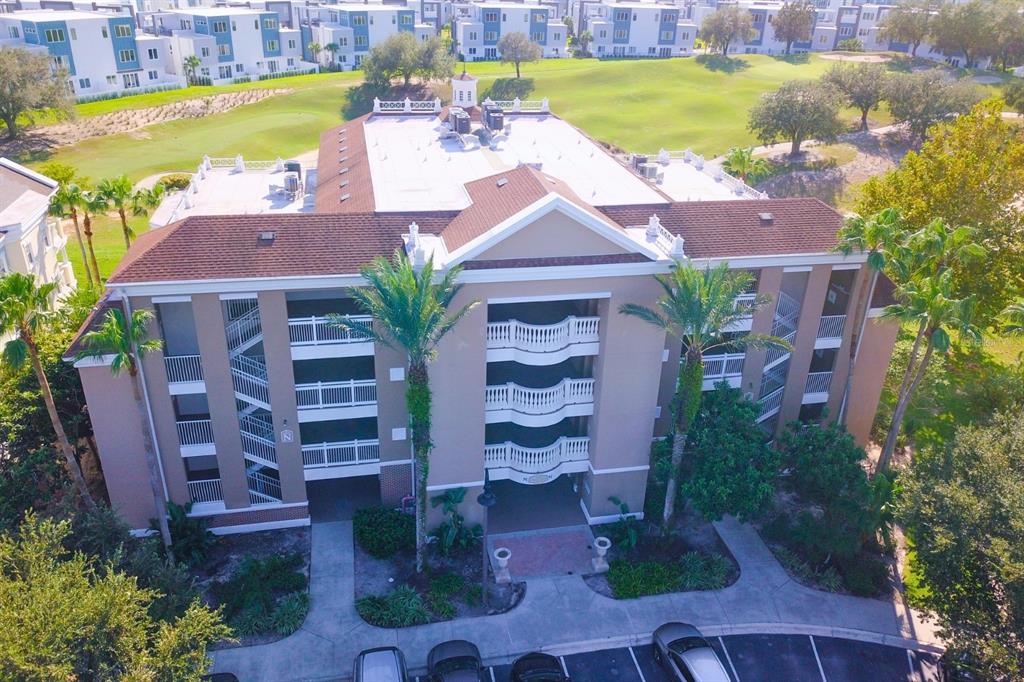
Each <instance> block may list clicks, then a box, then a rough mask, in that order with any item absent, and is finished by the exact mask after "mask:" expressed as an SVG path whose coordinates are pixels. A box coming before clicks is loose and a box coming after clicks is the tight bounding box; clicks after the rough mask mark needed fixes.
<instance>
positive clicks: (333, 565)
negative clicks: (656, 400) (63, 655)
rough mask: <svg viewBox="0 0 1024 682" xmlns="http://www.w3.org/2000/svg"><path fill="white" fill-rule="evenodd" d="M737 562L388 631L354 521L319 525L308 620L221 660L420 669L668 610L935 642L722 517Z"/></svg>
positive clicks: (255, 679)
mask: <svg viewBox="0 0 1024 682" xmlns="http://www.w3.org/2000/svg"><path fill="white" fill-rule="evenodd" d="M716 528H717V529H718V532H719V534H720V535H721V537H722V540H723V541H724V542H725V544H726V545H727V546H728V547H729V549H730V551H732V553H733V555H734V556H735V557H736V560H737V561H738V562H739V564H740V570H741V574H740V578H739V580H737V582H736V583H735V584H733V585H731V586H730V587H727V588H725V589H723V590H717V591H714V592H689V593H683V594H668V595H660V596H654V597H643V598H641V599H634V600H629V601H616V600H613V599H609V598H607V597H603V596H601V595H598V594H597V593H595V592H594V591H593V590H591V589H590V588H589V587H587V586H586V584H584V582H583V580H582V579H581V578H580V577H579V576H577V575H563V576H558V577H547V578H536V579H531V580H529V581H527V590H526V596H525V598H524V599H523V602H522V603H521V604H520V605H519V606H518V607H517V608H515V609H513V610H512V611H510V612H508V613H505V614H501V615H498V616H490V617H479V618H469V619H463V620H458V621H448V622H444V623H433V624H430V625H422V626H418V627H412V628H404V629H401V630H386V629H381V628H376V627H372V626H370V625H367V624H366V623H365V622H363V621H362V620H361V619H360V618H359V616H358V614H357V613H356V610H355V606H354V604H353V593H354V580H353V572H354V568H353V560H352V524H351V522H348V521H336V522H329V523H317V524H314V525H313V529H312V533H313V541H312V545H313V546H312V566H311V577H310V594H311V597H312V609H311V610H310V613H309V616H308V617H307V618H306V622H305V623H304V624H303V626H302V628H301V629H300V630H299V631H298V632H296V633H295V634H293V635H292V636H290V637H288V638H286V639H283V640H281V641H279V642H274V643H273V644H265V645H262V646H254V647H243V648H236V649H227V650H224V651H218V652H215V654H214V670H215V671H218V672H233V673H235V674H236V675H238V677H239V678H240V679H241V680H243V681H244V682H261V681H263V680H267V681H268V682H270V681H273V682H286V681H290V680H324V681H325V680H341V679H346V678H347V677H348V676H349V675H351V670H352V660H353V658H354V657H355V656H356V654H357V653H358V652H359V651H361V650H362V649H365V648H369V647H376V646H389V645H390V646H398V647H401V649H402V650H403V652H404V653H405V655H406V657H407V659H408V662H409V665H410V667H411V668H412V669H419V668H422V667H423V666H424V665H425V663H426V655H427V652H428V651H429V649H430V647H431V646H433V645H434V644H437V643H438V642H442V641H444V640H447V639H453V638H456V637H458V638H468V639H471V640H473V641H474V642H476V644H477V645H478V646H479V647H480V651H481V653H482V654H483V656H484V658H485V660H486V661H487V662H488V663H502V662H506V661H507V660H509V659H510V658H511V657H513V656H516V655H518V654H521V653H523V652H526V651H530V650H536V649H543V650H547V651H552V652H553V653H558V654H568V653H573V652H576V651H582V650H586V649H587V648H595V645H598V646H609V647H610V646H626V645H632V644H638V643H643V642H646V641H649V638H650V633H651V632H652V631H653V630H654V628H656V627H658V626H659V625H661V624H662V623H664V622H666V621H669V620H682V621H687V622H690V623H694V624H695V625H697V626H698V627H700V628H701V629H702V630H703V631H704V633H705V634H706V635H709V636H715V635H728V634H744V633H755V632H761V633H806V634H812V635H823V636H837V637H847V638H852V639H859V640H863V641H871V642H877V643H881V644H892V645H896V646H905V647H907V648H912V649H931V650H934V648H935V647H937V646H938V640H937V639H936V638H935V636H934V634H933V633H932V632H931V630H930V629H928V628H927V627H923V626H922V625H921V620H920V618H919V617H918V615H917V614H916V613H914V612H912V611H910V610H907V609H905V608H903V607H902V606H901V605H899V604H895V603H890V602H887V601H881V600H874V599H862V598H858V597H849V596H844V595H836V594H828V593H825V592H819V591H817V590H812V589H809V588H806V587H803V586H802V585H799V584H797V583H795V582H793V581H792V580H791V579H790V578H789V576H788V575H787V574H786V572H785V571H784V570H783V569H782V567H781V566H780V565H779V564H778V562H776V561H775V558H774V557H773V556H772V554H771V551H770V550H769V549H768V548H767V547H766V546H765V545H764V543H763V542H762V541H761V538H760V537H759V536H758V535H757V533H756V531H754V529H753V528H751V527H750V526H747V525H744V524H740V523H739V522H737V521H735V520H733V519H728V518H727V519H725V520H723V521H721V522H719V523H717V524H716Z"/></svg>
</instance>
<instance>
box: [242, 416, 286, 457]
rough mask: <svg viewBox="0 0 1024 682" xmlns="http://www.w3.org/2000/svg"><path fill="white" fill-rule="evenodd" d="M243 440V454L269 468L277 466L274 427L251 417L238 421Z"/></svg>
mask: <svg viewBox="0 0 1024 682" xmlns="http://www.w3.org/2000/svg"><path fill="white" fill-rule="evenodd" d="M238 426H239V433H240V435H241V438H242V454H244V455H247V456H248V457H249V458H250V459H252V460H254V461H258V462H260V463H261V464H264V465H267V466H274V467H276V466H277V446H276V445H275V444H274V427H273V425H271V424H267V423H266V422H265V421H264V420H262V419H260V418H259V417H256V416H253V415H250V416H247V417H242V418H241V419H239V420H238Z"/></svg>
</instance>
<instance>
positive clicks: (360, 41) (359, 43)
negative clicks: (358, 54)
mask: <svg viewBox="0 0 1024 682" xmlns="http://www.w3.org/2000/svg"><path fill="white" fill-rule="evenodd" d="M356 47H366V36H356Z"/></svg>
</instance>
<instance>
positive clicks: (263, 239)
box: [256, 230, 275, 246]
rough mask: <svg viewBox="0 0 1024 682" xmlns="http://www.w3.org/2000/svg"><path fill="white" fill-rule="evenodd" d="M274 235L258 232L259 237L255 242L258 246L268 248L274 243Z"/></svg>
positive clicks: (267, 232) (268, 232) (269, 232)
mask: <svg viewBox="0 0 1024 682" xmlns="http://www.w3.org/2000/svg"><path fill="white" fill-rule="evenodd" d="M274 237H275V234H274V233H273V232H271V231H269V230H268V231H266V232H260V235H259V237H257V238H256V242H257V243H258V244H259V245H260V246H270V245H271V244H273V243H274Z"/></svg>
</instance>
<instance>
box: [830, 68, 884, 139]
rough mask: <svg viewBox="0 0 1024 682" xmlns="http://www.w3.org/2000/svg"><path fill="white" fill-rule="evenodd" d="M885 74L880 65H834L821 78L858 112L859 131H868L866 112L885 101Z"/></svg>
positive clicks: (873, 109) (875, 108)
mask: <svg viewBox="0 0 1024 682" xmlns="http://www.w3.org/2000/svg"><path fill="white" fill-rule="evenodd" d="M887 77H888V76H887V73H886V70H885V67H884V66H883V65H881V64H855V65H849V66H847V65H844V64H836V65H834V66H833V67H832V68H830V69H829V70H828V71H826V72H825V75H824V76H822V80H824V81H825V82H826V83H828V84H829V85H831V86H832V87H834V88H835V89H836V90H837V91H839V93H840V94H841V95H842V96H843V99H845V100H846V103H847V104H848V105H850V106H851V107H854V108H855V109H857V110H859V111H860V129H861V130H867V129H868V112H870V111H875V110H877V109H878V105H879V104H881V103H882V100H883V99H885V92H886V89H885V88H886V79H887Z"/></svg>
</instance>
